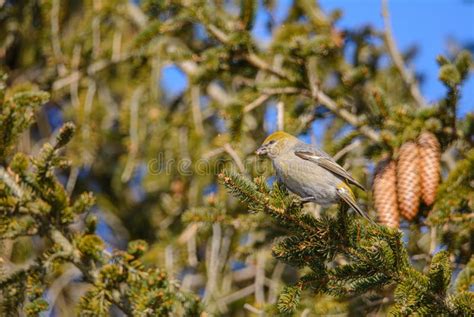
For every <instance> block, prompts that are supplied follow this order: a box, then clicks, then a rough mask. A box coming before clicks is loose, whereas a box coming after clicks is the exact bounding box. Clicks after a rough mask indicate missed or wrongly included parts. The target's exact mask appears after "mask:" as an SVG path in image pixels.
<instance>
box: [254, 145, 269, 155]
mask: <svg viewBox="0 0 474 317" xmlns="http://www.w3.org/2000/svg"><path fill="white" fill-rule="evenodd" d="M267 153H268V149H267V147H266V146H264V145H262V146H261V147H259V148H258V149H257V150H256V151H255V154H257V155H265V154H267Z"/></svg>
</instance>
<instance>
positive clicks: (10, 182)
mask: <svg viewBox="0 0 474 317" xmlns="http://www.w3.org/2000/svg"><path fill="white" fill-rule="evenodd" d="M0 179H1V180H2V181H3V183H5V185H7V186H8V187H10V189H11V191H12V192H13V194H14V195H15V196H17V197H18V198H21V197H23V190H22V189H21V188H20V186H18V184H17V183H16V182H15V180H14V179H13V177H12V175H10V173H8V172H7V170H6V169H5V168H3V166H0Z"/></svg>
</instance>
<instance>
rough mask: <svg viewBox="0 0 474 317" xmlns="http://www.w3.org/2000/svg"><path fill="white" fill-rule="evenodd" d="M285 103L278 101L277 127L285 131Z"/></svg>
mask: <svg viewBox="0 0 474 317" xmlns="http://www.w3.org/2000/svg"><path fill="white" fill-rule="evenodd" d="M284 106H285V104H284V103H283V101H279V102H278V103H277V129H278V130H279V131H283V128H284V122H285V108H284Z"/></svg>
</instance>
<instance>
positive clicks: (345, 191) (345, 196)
mask: <svg viewBox="0 0 474 317" xmlns="http://www.w3.org/2000/svg"><path fill="white" fill-rule="evenodd" d="M337 195H338V196H339V197H340V198H341V199H342V200H344V201H345V202H346V204H348V205H349V206H350V207H351V208H352V209H354V210H355V212H357V213H358V214H359V215H360V216H362V217H364V218H365V219H367V220H369V222H370V223H372V224H373V225H376V223H375V222H374V221H373V220H372V218H370V217H369V215H367V213H366V212H365V211H364V210H362V208H360V207H359V205H357V203H356V201H355V198H354V194H353V193H352V191H351V189H350V188H349V186H347V185H346V184H344V186H341V187H338V188H337Z"/></svg>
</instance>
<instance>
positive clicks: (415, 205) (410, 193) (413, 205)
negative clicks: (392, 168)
mask: <svg viewBox="0 0 474 317" xmlns="http://www.w3.org/2000/svg"><path fill="white" fill-rule="evenodd" d="M397 197H398V208H399V209H400V214H401V215H402V216H403V217H404V218H406V219H407V220H412V219H413V218H415V216H416V214H417V213H418V210H419V207H420V197H421V186H420V174H419V157H418V146H417V145H416V144H415V143H414V142H407V143H405V144H403V145H402V147H401V148H400V152H399V156H398V161H397Z"/></svg>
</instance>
